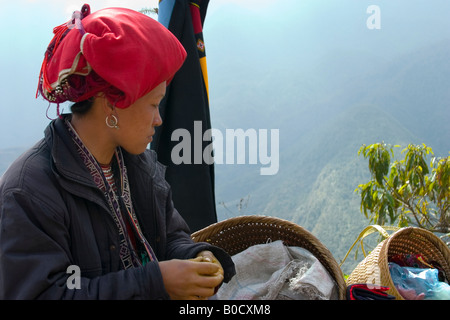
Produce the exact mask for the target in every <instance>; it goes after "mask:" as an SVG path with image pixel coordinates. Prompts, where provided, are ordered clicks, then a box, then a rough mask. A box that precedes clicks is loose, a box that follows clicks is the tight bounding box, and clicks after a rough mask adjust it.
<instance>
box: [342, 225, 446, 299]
mask: <svg viewBox="0 0 450 320" xmlns="http://www.w3.org/2000/svg"><path fill="white" fill-rule="evenodd" d="M397 254H422V255H423V257H424V259H425V260H427V261H436V262H437V263H439V264H440V265H441V266H442V268H443V270H444V272H445V275H446V277H447V280H449V279H450V278H449V277H450V249H449V248H448V247H447V246H446V245H445V243H444V242H443V241H442V240H441V239H439V238H438V237H437V236H436V235H434V234H433V233H431V232H429V231H427V230H424V229H421V228H415V227H407V228H402V229H399V230H398V231H396V232H394V233H392V234H391V235H390V236H388V237H387V238H386V239H385V240H383V241H382V242H380V243H379V244H378V245H377V246H376V248H375V249H374V250H373V251H372V252H371V253H370V254H369V255H367V257H365V258H364V260H363V261H361V262H360V263H359V264H358V265H357V266H356V268H355V269H354V270H353V271H352V273H351V274H350V276H349V277H348V279H347V285H350V284H355V283H368V284H374V285H381V286H386V287H389V288H390V289H389V291H388V293H389V294H391V295H393V296H395V297H396V299H398V300H404V298H403V297H402V295H401V294H400V293H399V292H398V291H397V290H396V288H395V286H394V283H393V281H392V278H391V275H390V272H389V266H388V262H389V258H390V257H392V256H394V255H397Z"/></svg>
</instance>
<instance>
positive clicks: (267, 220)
mask: <svg viewBox="0 0 450 320" xmlns="http://www.w3.org/2000/svg"><path fill="white" fill-rule="evenodd" d="M249 224H261V225H263V224H265V225H276V226H277V227H281V228H285V229H288V230H289V232H293V233H296V234H299V235H301V236H302V237H303V238H304V239H305V240H306V241H307V242H309V243H310V244H311V245H312V246H313V247H315V248H318V250H317V251H318V252H319V254H320V255H321V257H322V258H323V259H324V260H325V264H326V265H325V264H324V261H321V263H322V264H324V266H325V268H326V269H327V270H328V272H329V273H330V275H331V276H332V278H333V280H334V281H335V283H336V285H337V287H338V296H339V299H341V300H345V297H346V284H345V280H344V276H343V273H342V270H341V268H340V266H339V264H338V263H337V261H336V259H335V258H334V257H333V255H332V253H331V252H330V250H329V249H328V248H327V247H326V246H325V245H324V244H323V243H322V242H321V241H320V240H319V239H318V238H317V237H316V236H314V235H313V234H312V233H311V232H310V231H308V230H307V229H305V228H304V227H302V226H300V225H298V224H296V223H294V222H292V221H289V220H286V219H282V218H278V217H274V216H266V215H242V216H236V217H231V218H228V219H225V220H222V221H219V222H216V223H214V224H211V225H209V226H207V227H205V228H203V229H201V230H198V231H196V232H194V233H192V235H191V237H192V239H193V240H194V241H196V242H208V239H210V238H211V237H213V236H214V235H216V234H218V233H220V232H221V231H223V230H226V229H232V228H236V227H239V226H245V225H249ZM312 253H313V254H314V255H316V253H314V252H312Z"/></svg>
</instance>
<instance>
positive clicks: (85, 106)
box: [70, 97, 94, 116]
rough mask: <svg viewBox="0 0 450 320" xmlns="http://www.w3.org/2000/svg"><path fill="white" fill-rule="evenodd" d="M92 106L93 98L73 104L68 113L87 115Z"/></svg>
mask: <svg viewBox="0 0 450 320" xmlns="http://www.w3.org/2000/svg"><path fill="white" fill-rule="evenodd" d="M93 104H94V97H92V98H89V99H87V100H84V101H79V102H75V103H74V104H73V105H71V106H70V111H72V113H73V114H76V115H79V116H82V115H85V114H86V113H88V111H89V110H91V108H92V105H93Z"/></svg>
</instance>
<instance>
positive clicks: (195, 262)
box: [159, 256, 223, 300]
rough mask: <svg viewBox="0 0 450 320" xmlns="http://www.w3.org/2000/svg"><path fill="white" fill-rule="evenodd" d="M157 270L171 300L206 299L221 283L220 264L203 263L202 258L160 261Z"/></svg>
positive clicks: (221, 271) (221, 272)
mask: <svg viewBox="0 0 450 320" xmlns="http://www.w3.org/2000/svg"><path fill="white" fill-rule="evenodd" d="M213 257H214V256H213ZM208 258H210V257H208ZM215 260H217V259H215ZM159 268H160V270H161V274H162V277H163V281H164V286H165V288H166V291H167V293H168V294H169V295H170V298H171V299H173V300H194V299H195V300H199V299H207V298H209V297H211V296H212V295H214V293H215V288H216V287H218V286H219V285H220V284H221V283H222V281H223V269H222V267H221V266H220V263H218V261H217V263H214V262H212V261H211V262H209V261H204V260H203V256H198V257H197V258H195V259H191V260H176V259H175V260H169V261H161V262H159Z"/></svg>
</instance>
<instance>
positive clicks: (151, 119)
mask: <svg viewBox="0 0 450 320" xmlns="http://www.w3.org/2000/svg"><path fill="white" fill-rule="evenodd" d="M165 93H166V82H165V81H164V82H162V83H161V84H160V85H158V86H157V87H156V88H154V89H153V90H152V91H150V92H149V93H148V94H146V95H145V96H143V97H141V98H140V99H138V100H137V101H136V102H135V103H133V104H132V105H130V106H129V107H128V108H125V109H119V108H117V109H116V111H117V119H118V126H119V129H118V130H114V131H115V132H114V136H115V139H116V141H117V144H118V145H120V146H121V147H122V148H124V149H125V150H126V151H128V152H129V153H131V154H140V153H142V152H144V151H145V149H146V148H147V146H148V144H149V143H150V142H151V141H152V139H153V135H154V134H155V127H157V126H160V125H161V124H162V119H161V115H160V114H159V104H160V102H161V100H162V98H163V97H164V95H165Z"/></svg>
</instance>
